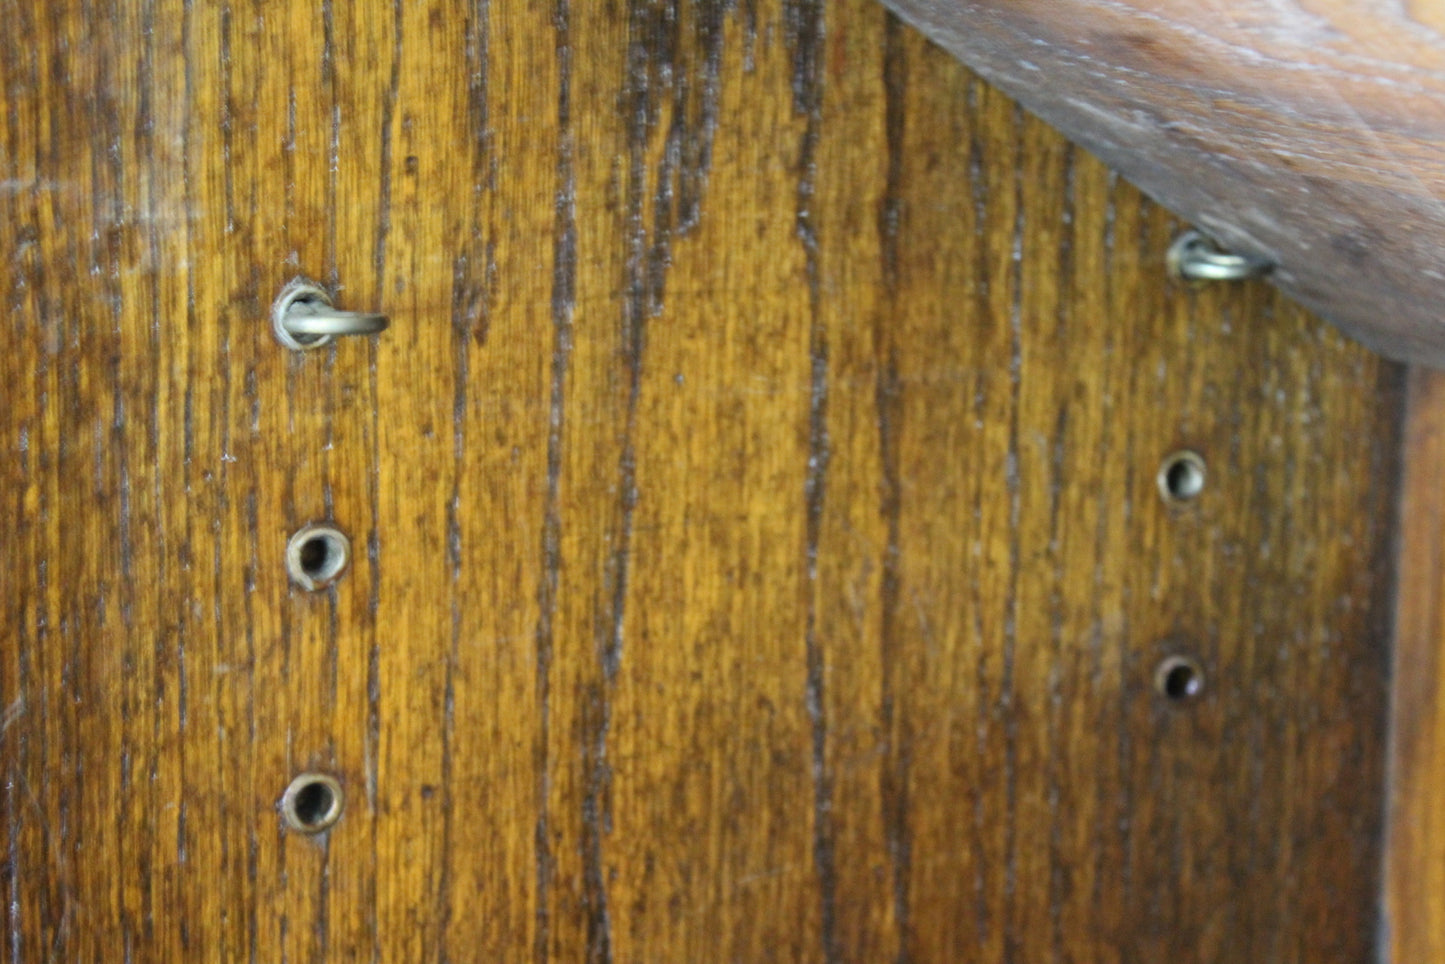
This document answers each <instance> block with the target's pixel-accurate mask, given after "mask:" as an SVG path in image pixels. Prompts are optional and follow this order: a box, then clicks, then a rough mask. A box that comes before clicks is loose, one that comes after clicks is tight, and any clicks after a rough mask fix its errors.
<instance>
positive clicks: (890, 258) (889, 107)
mask: <svg viewBox="0 0 1445 964" xmlns="http://www.w3.org/2000/svg"><path fill="white" fill-rule="evenodd" d="M883 21H884V26H883V42H884V55H883V96H884V108H883V112H884V130H885V137H886V139H887V157H888V161H887V168H886V172H885V175H884V189H883V197H882V198H881V199H880V201H879V205H878V236H879V255H880V259H881V261H882V264H881V273H882V276H883V289H884V298H883V299H882V301H881V304H882V309H883V310H882V312H881V313H880V315H879V317H878V318H877V319H875V321H874V336H873V338H874V360H873V363H874V365H875V366H877V374H876V376H875V382H874V388H873V394H874V408H875V410H876V414H877V420H878V458H879V468H880V475H881V478H880V480H879V512H880V513H881V515H882V516H883V518H884V520H885V524H886V526H887V532H888V543H887V545H886V547H885V548H884V551H883V578H882V589H881V598H880V600H879V606H880V611H879V617H878V618H879V623H880V625H879V631H878V637H879V654H878V656H879V676H880V681H879V688H880V689H881V691H882V702H881V707H880V727H881V730H882V735H883V741H884V742H883V753H882V757H881V763H880V767H879V795H880V797H881V799H882V806H883V814H882V816H883V827H884V834H885V836H886V839H887V844H888V863H889V874H890V875H891V877H892V881H891V883H892V892H893V915H894V917H895V918H896V922H897V928H898V948H897V951H896V953H895V955H894V960H895V961H896V962H897V964H908V962H910V961H911V960H912V959H913V954H912V949H911V946H910V945H911V942H912V941H913V939H914V935H913V934H912V933H911V929H910V915H909V896H910V895H909V883H910V881H909V876H910V868H911V866H912V854H913V838H912V833H911V832H910V828H909V823H908V812H909V770H910V768H911V766H912V738H911V735H910V734H909V733H908V732H907V721H906V720H905V719H903V711H902V707H903V705H904V700H903V699H902V694H901V693H900V691H899V684H898V670H899V669H900V668H901V667H902V666H904V665H906V657H905V655H904V654H905V652H906V649H905V638H904V634H903V632H902V631H901V628H900V625H899V612H898V606H899V598H898V595H899V582H900V573H899V570H900V564H901V558H902V547H901V544H900V542H901V534H900V533H901V524H902V513H903V506H902V499H903V490H902V470H901V467H900V464H899V440H898V437H897V433H898V430H899V428H900V426H901V424H902V422H903V398H902V395H903V390H904V386H903V381H902V379H901V378H900V377H899V374H898V346H897V343H896V340H895V339H894V337H893V328H894V317H895V315H896V313H897V312H898V298H899V294H900V283H901V279H900V277H899V270H900V264H901V260H902V252H901V251H900V250H899V246H900V242H899V234H900V231H901V227H902V225H901V222H902V220H903V218H904V216H905V202H904V181H903V179H904V177H905V156H904V152H905V150H906V149H907V145H906V141H905V137H906V134H907V122H908V60H907V50H906V48H905V45H904V27H903V23H902V21H900V20H899V19H898V18H897V17H896V16H894V15H893V14H892V13H891V12H887V11H885V12H884V14H883Z"/></svg>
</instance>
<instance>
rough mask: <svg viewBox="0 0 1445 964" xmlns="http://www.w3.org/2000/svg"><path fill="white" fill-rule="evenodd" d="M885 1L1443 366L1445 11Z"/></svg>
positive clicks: (1385, 340)
mask: <svg viewBox="0 0 1445 964" xmlns="http://www.w3.org/2000/svg"><path fill="white" fill-rule="evenodd" d="M888 2H889V4H890V6H892V7H894V8H895V9H896V10H898V11H899V12H900V13H901V14H902V15H903V16H904V17H905V18H906V19H908V20H909V21H910V22H912V23H915V24H917V25H919V26H921V27H923V28H924V29H925V30H926V31H927V32H928V33H929V34H930V35H931V36H933V37H934V38H935V39H936V40H938V42H939V43H941V44H943V45H944V46H945V47H947V48H948V49H949V50H951V51H953V52H954V54H955V55H957V56H958V57H960V58H962V59H963V60H964V61H966V62H967V63H969V64H970V65H971V66H973V67H974V69H976V70H979V71H980V72H982V74H983V75H984V76H985V77H987V78H988V79H989V80H990V81H991V82H993V83H996V84H998V85H999V86H1000V87H1001V88H1002V89H1003V90H1005V91H1006V92H1008V93H1009V94H1011V95H1012V96H1014V97H1017V98H1019V99H1020V101H1021V102H1022V103H1023V104H1024V105H1025V106H1027V107H1028V108H1029V109H1030V110H1033V111H1036V112H1037V113H1038V114H1039V115H1040V116H1042V117H1044V118H1045V119H1047V120H1048V121H1049V122H1050V123H1052V124H1054V125H1056V126H1057V127H1058V128H1059V129H1061V130H1063V131H1065V132H1067V133H1068V134H1069V135H1070V136H1071V137H1074V138H1075V139H1077V140H1078V142H1079V143H1081V144H1083V145H1085V146H1087V147H1088V148H1089V149H1090V150H1092V151H1094V152H1095V153H1097V154H1098V155H1099V156H1101V157H1103V158H1104V160H1105V161H1107V162H1108V163H1109V164H1111V165H1113V166H1114V167H1115V168H1117V169H1118V170H1120V171H1122V172H1123V173H1124V174H1125V175H1126V176H1127V177H1129V178H1130V179H1131V180H1132V181H1133V182H1134V183H1136V184H1138V185H1140V186H1141V187H1142V188H1144V190H1145V191H1146V192H1148V193H1149V194H1150V196H1152V197H1154V198H1155V199H1157V200H1158V201H1160V202H1161V203H1162V204H1164V205H1165V206H1166V207H1168V208H1169V209H1171V210H1173V211H1174V212H1176V213H1177V214H1179V215H1181V216H1183V217H1185V218H1187V219H1189V220H1191V221H1194V222H1197V223H1198V224H1200V225H1201V226H1203V227H1205V228H1206V229H1208V230H1209V231H1210V232H1211V233H1212V234H1214V235H1215V236H1216V237H1218V238H1219V239H1220V240H1221V241H1223V242H1225V243H1227V244H1228V245H1229V246H1231V247H1233V248H1235V249H1237V250H1240V251H1243V252H1247V253H1250V254H1254V255H1259V256H1262V257H1266V258H1268V259H1270V260H1273V261H1274V262H1276V263H1277V265H1278V267H1277V268H1276V270H1275V272H1274V279H1275V281H1276V282H1277V283H1278V284H1279V285H1280V287H1282V288H1283V289H1284V290H1285V291H1287V292H1288V293H1290V294H1291V295H1292V296H1294V297H1296V298H1298V299H1299V300H1300V301H1301V302H1303V303H1304V304H1306V305H1308V306H1310V307H1312V308H1313V309H1315V310H1317V311H1319V312H1321V313H1323V314H1324V315H1326V316H1327V317H1329V318H1331V319H1332V320H1334V321H1336V322H1337V323H1338V324H1340V325H1341V326H1342V327H1344V328H1345V330H1346V331H1348V332H1350V333H1351V334H1353V335H1354V336H1355V337H1357V338H1359V339H1361V340H1363V341H1364V342H1365V343H1366V344H1368V345H1371V346H1373V347H1374V348H1375V349H1377V350H1379V351H1382V352H1384V353H1385V354H1387V355H1389V356H1391V357H1394V358H1399V359H1403V360H1406V361H1413V362H1420V363H1424V364H1428V365H1433V366H1436V367H1440V366H1445V322H1442V320H1441V313H1440V309H1439V306H1440V303H1441V301H1442V296H1445V255H1442V253H1441V247H1440V245H1439V244H1438V243H1437V242H1436V239H1437V238H1439V237H1440V236H1441V235H1442V234H1445V206H1442V204H1441V199H1442V198H1445V6H1442V5H1441V4H1439V3H1437V2H1433V0H1411V2H1405V3H1401V2H1388V0H1230V2H1228V3H1200V2H1197V0H1123V2H1118V0H1024V2H1007V3H1003V2H998V0H977V2H974V0H888Z"/></svg>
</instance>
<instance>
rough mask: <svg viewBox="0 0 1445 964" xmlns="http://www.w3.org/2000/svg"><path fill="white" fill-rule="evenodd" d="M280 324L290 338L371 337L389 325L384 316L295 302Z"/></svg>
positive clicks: (308, 302)
mask: <svg viewBox="0 0 1445 964" xmlns="http://www.w3.org/2000/svg"><path fill="white" fill-rule="evenodd" d="M281 324H283V325H285V326H286V330H287V331H289V332H291V334H293V335H374V334H376V333H377V332H379V331H386V326H387V325H389V324H391V322H390V321H388V320H387V317H386V315H376V314H372V313H370V312H366V311H341V310H339V309H337V308H332V307H330V306H329V305H318V304H316V303H315V302H312V301H295V302H292V303H291V307H290V309H289V310H288V311H287V312H286V317H285V318H283V319H282V321H281Z"/></svg>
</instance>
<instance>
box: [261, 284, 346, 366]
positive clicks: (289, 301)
mask: <svg viewBox="0 0 1445 964" xmlns="http://www.w3.org/2000/svg"><path fill="white" fill-rule="evenodd" d="M313 304H314V305H330V304H331V296H330V295H328V294H327V293H326V290H325V289H324V288H322V287H321V286H320V285H317V284H315V283H313V282H310V281H307V280H306V279H305V278H297V279H295V280H294V281H292V282H290V283H289V284H288V285H286V287H285V288H282V289H281V294H280V295H279V296H278V297H277V298H276V301H275V303H274V304H272V305H271V330H272V331H273V332H275V334H276V340H277V341H279V342H281V344H283V345H285V346H286V347H287V348H291V349H294V350H295V351H307V350H309V349H312V348H321V347H323V346H325V345H329V344H331V342H332V341H333V336H331V335H298V334H295V333H293V332H290V331H287V330H286V314H287V312H289V311H290V310H291V309H292V307H293V306H295V305H313Z"/></svg>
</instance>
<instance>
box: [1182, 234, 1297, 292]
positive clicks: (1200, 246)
mask: <svg viewBox="0 0 1445 964" xmlns="http://www.w3.org/2000/svg"><path fill="white" fill-rule="evenodd" d="M1167 263H1168V265H1169V274H1170V275H1171V276H1172V277H1175V278H1180V279H1182V280H1184V281H1249V280H1252V279H1254V278H1262V277H1264V276H1265V275H1267V274H1269V272H1270V269H1272V268H1273V267H1274V265H1273V264H1271V263H1270V262H1268V261H1266V260H1264V259H1263V258H1256V257H1253V256H1251V255H1247V254H1235V253H1234V252H1232V251H1226V250H1224V249H1223V248H1221V247H1220V246H1219V245H1218V244H1217V243H1215V242H1214V241H1213V240H1211V239H1210V238H1208V237H1206V236H1205V235H1203V234H1201V233H1199V232H1198V231H1185V232H1184V233H1183V234H1181V235H1180V236H1179V237H1178V238H1176V239H1175V240H1174V243H1173V244H1171V245H1170V246H1169V255H1168V257H1167Z"/></svg>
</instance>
